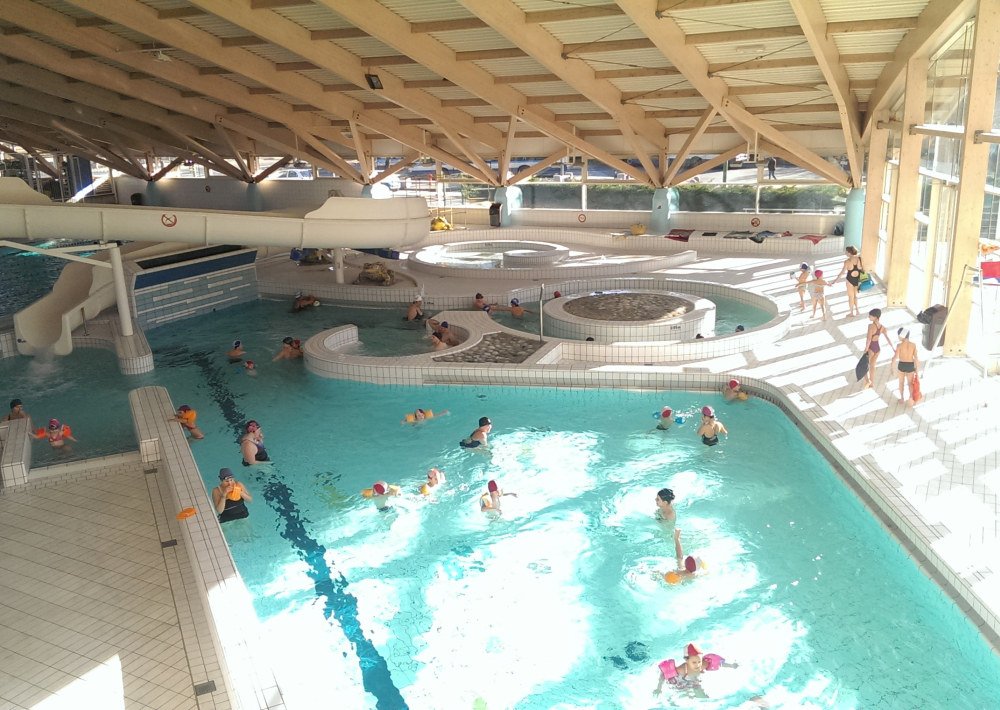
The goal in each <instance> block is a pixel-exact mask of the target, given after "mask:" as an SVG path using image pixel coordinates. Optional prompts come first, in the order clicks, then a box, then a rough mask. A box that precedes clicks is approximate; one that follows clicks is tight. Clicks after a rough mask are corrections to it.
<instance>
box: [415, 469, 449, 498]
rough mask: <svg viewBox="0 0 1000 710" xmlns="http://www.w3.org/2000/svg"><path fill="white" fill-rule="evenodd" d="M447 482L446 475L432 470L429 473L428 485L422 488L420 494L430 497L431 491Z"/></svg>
mask: <svg viewBox="0 0 1000 710" xmlns="http://www.w3.org/2000/svg"><path fill="white" fill-rule="evenodd" d="M445 480H446V479H445V475H444V473H442V472H441V471H439V470H437V469H436V468H432V469H431V470H430V471H428V472H427V483H425V484H424V485H422V486H420V492H421V493H423V494H424V495H428V494H429V493H430V492H431V490H433V489H434V488H437V487H438V486H440V485H441V484H443V483H444V482H445Z"/></svg>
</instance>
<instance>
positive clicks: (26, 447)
mask: <svg viewBox="0 0 1000 710" xmlns="http://www.w3.org/2000/svg"><path fill="white" fill-rule="evenodd" d="M32 438H33V437H32V432H31V420H30V419H14V420H12V421H8V422H4V423H3V424H2V425H0V447H2V448H0V482H2V484H3V487H4V488H10V487H12V486H20V485H24V484H25V483H27V482H28V472H29V471H30V470H31V440H32Z"/></svg>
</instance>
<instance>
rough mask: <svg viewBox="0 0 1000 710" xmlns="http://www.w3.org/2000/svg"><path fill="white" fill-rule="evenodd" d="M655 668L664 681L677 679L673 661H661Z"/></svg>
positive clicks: (675, 666) (675, 665)
mask: <svg viewBox="0 0 1000 710" xmlns="http://www.w3.org/2000/svg"><path fill="white" fill-rule="evenodd" d="M657 668H659V669H660V673H662V674H663V679H664V680H673V679H674V678H676V677H677V664H676V663H674V661H673V659H667V660H666V661H661V662H660V664H659V665H658V666H657Z"/></svg>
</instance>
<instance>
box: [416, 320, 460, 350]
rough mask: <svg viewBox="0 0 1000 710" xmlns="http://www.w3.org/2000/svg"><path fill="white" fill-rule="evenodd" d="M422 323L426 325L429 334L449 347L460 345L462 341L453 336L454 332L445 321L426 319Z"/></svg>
mask: <svg viewBox="0 0 1000 710" xmlns="http://www.w3.org/2000/svg"><path fill="white" fill-rule="evenodd" d="M424 322H425V323H427V326H428V327H429V328H430V329H431V332H432V333H435V334H437V335H438V337H439V338H440V339H441V340H442V341H443V342H445V343H447V344H448V346H449V347H454V346H456V345H460V344H461V343H462V341H461V340H459V339H458V336H457V335H455V332H454V331H453V330H452V329H451V327H450V326H449V325H448V321H446V320H443V321H437V320H434V319H433V318H428V319H427V320H426V321H424Z"/></svg>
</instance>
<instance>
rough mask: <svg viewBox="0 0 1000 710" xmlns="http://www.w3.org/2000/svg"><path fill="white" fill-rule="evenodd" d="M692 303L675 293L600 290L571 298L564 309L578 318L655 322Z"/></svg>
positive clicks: (684, 310) (674, 315)
mask: <svg viewBox="0 0 1000 710" xmlns="http://www.w3.org/2000/svg"><path fill="white" fill-rule="evenodd" d="M693 305H694V304H692V303H691V302H690V301H686V300H684V299H682V298H677V297H676V296H668V295H666V294H650V293H603V294H595V295H593V296H581V297H580V298H573V299H570V300H568V301H566V303H565V304H564V305H563V310H564V311H566V312H567V313H569V314H571V315H574V316H578V317H580V318H591V319H593V320H610V321H656V320H668V319H670V318H679V317H680V316H682V315H684V314H685V313H687V312H688V311H690V310H691V309H692V307H693Z"/></svg>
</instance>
